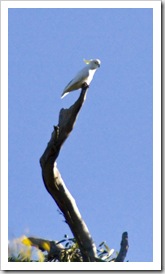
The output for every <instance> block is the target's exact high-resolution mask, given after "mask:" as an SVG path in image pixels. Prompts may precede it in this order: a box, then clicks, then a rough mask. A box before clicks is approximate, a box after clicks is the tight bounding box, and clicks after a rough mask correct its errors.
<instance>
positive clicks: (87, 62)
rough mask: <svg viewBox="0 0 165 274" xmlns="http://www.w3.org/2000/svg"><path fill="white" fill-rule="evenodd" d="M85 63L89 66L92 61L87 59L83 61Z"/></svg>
mask: <svg viewBox="0 0 165 274" xmlns="http://www.w3.org/2000/svg"><path fill="white" fill-rule="evenodd" d="M83 61H84V62H85V64H87V65H88V64H89V63H90V62H91V61H90V60H86V59H83Z"/></svg>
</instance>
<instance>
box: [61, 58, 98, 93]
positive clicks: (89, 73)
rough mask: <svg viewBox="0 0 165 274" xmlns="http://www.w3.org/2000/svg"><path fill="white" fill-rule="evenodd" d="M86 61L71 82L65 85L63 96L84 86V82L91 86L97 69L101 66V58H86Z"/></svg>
mask: <svg viewBox="0 0 165 274" xmlns="http://www.w3.org/2000/svg"><path fill="white" fill-rule="evenodd" d="M84 62H85V63H86V64H87V65H86V66H85V67H84V68H83V69H82V70H81V71H79V72H78V74H77V75H76V76H75V77H74V78H73V79H72V80H71V81H70V82H69V84H68V85H67V86H66V87H65V89H64V91H63V93H62V95H61V98H63V97H64V96H66V95H67V94H68V93H69V92H71V91H73V90H76V89H80V88H82V86H83V84H85V83H86V84H87V85H88V86H89V84H90V82H91V81H92V79H93V76H94V74H95V72H96V70H97V69H98V68H99V67H100V64H101V62H100V60H99V59H95V60H94V59H91V60H85V59H84Z"/></svg>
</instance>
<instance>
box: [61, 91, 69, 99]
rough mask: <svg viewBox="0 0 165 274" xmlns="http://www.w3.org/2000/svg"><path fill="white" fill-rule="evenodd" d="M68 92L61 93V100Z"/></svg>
mask: <svg viewBox="0 0 165 274" xmlns="http://www.w3.org/2000/svg"><path fill="white" fill-rule="evenodd" d="M68 93H69V92H63V93H62V95H61V99H62V98H64V97H65V96H66V95H67V94H68Z"/></svg>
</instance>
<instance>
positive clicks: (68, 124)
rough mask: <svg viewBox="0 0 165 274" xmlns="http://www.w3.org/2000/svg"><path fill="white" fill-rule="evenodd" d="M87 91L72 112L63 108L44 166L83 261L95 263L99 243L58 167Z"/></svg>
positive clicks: (45, 177)
mask: <svg viewBox="0 0 165 274" xmlns="http://www.w3.org/2000/svg"><path fill="white" fill-rule="evenodd" d="M87 89H88V87H87V86H84V87H83V88H82V91H81V94H80V96H79V98H78V100H77V101H76V102H75V103H74V104H73V105H72V106H71V107H70V108H69V109H61V111H60V114H59V122H58V125H57V126H55V127H54V131H53V133H52V135H51V139H50V141H49V143H48V145H47V148H46V150H45V152H44V153H43V155H42V157H41V159H40V164H41V168H42V176H43V181H44V184H45V187H46V189H47V191H48V192H49V193H50V195H51V196H52V197H53V199H54V201H55V202H56V203H57V205H58V207H59V208H60V210H61V211H62V213H63V214H64V217H65V220H66V222H67V224H68V225H69V227H70V229H71V231H72V233H73V235H74V237H75V239H76V240H77V243H78V245H79V248H80V251H81V253H82V256H83V260H84V261H95V257H97V252H96V246H95V243H94V242H93V239H92V237H91V235H90V233H89V230H88V228H87V226H86V224H85V222H84V221H83V219H82V217H81V214H80V212H79V210H78V207H77V205H76V202H75V200H74V198H73V197H72V195H71V194H70V192H69V190H68V189H67V188H66V186H65V184H64V181H63V180H62V178H61V175H60V172H59V171H58V169H57V164H56V159H57V157H58V155H59V152H60V149H61V146H62V144H63V143H64V141H65V140H66V139H67V137H68V135H69V133H70V132H71V131H72V129H73V126H74V123H75V121H76V118H77V115H78V112H79V110H80V109H81V107H82V105H83V102H84V100H85V96H86V92H87Z"/></svg>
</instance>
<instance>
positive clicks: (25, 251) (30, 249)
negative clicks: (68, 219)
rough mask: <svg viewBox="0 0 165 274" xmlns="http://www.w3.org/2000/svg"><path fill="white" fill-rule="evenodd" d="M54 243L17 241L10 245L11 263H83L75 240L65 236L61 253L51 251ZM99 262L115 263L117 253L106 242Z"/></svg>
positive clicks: (99, 247)
mask: <svg viewBox="0 0 165 274" xmlns="http://www.w3.org/2000/svg"><path fill="white" fill-rule="evenodd" d="M51 243H52V241H48V240H43V239H37V238H30V237H29V238H27V237H25V236H23V237H21V238H19V239H15V240H14V241H13V242H12V243H10V244H9V258H8V261H9V262H83V258H82V255H81V252H80V249H79V247H78V244H77V242H76V241H75V238H69V237H68V236H67V235H64V238H63V239H62V240H61V241H60V242H56V245H59V244H60V246H62V248H61V250H60V252H59V253H58V255H57V253H56V252H55V253H53V252H52V251H51ZM97 254H98V257H97V258H96V261H98V262H114V261H115V258H116V257H117V255H118V254H117V252H115V251H114V249H110V248H109V247H108V245H107V244H106V243H105V242H102V243H101V244H100V245H99V246H98V248H97Z"/></svg>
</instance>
